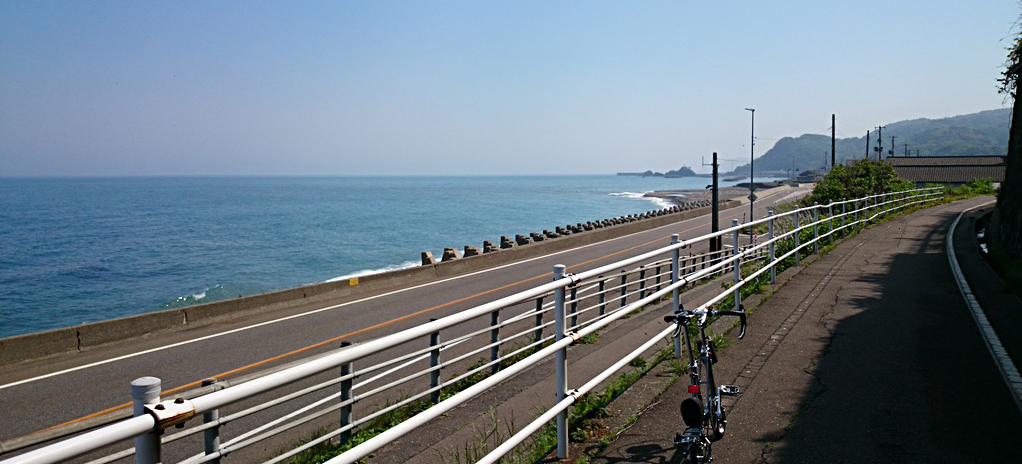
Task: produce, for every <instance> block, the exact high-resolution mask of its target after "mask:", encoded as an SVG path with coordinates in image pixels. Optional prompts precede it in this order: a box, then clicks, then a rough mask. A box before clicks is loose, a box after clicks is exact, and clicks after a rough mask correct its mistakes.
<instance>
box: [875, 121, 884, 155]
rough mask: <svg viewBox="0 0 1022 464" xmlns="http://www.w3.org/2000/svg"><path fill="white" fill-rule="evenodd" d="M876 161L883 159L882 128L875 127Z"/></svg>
mask: <svg viewBox="0 0 1022 464" xmlns="http://www.w3.org/2000/svg"><path fill="white" fill-rule="evenodd" d="M876 152H877V161H880V160H882V159H884V126H877V147H876Z"/></svg>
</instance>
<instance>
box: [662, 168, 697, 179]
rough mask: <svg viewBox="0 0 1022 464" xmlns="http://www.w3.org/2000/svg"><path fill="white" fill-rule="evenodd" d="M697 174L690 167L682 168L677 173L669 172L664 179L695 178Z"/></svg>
mask: <svg viewBox="0 0 1022 464" xmlns="http://www.w3.org/2000/svg"><path fill="white" fill-rule="evenodd" d="M695 176H696V173H695V171H693V170H692V168H690V167H688V166H682V167H680V168H678V169H677V170H676V171H667V173H666V174H664V177H695Z"/></svg>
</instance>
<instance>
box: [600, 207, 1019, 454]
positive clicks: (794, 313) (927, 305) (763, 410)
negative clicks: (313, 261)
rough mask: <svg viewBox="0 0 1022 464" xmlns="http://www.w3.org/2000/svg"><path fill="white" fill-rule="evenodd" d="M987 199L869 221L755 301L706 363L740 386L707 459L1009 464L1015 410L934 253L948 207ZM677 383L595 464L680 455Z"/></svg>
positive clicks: (943, 259)
mask: <svg viewBox="0 0 1022 464" xmlns="http://www.w3.org/2000/svg"><path fill="white" fill-rule="evenodd" d="M985 201H989V198H980V199H972V200H967V201H962V202H957V203H954V204H950V205H944V206H940V207H936V208H930V209H926V210H922V211H918V212H916V213H913V214H911V215H907V216H902V217H899V218H896V219H894V220H891V221H888V222H885V223H882V224H880V225H878V226H875V227H873V228H871V229H868V230H866V231H864V232H863V233H861V234H860V235H858V236H855V237H853V238H851V239H850V240H847V241H845V242H844V243H842V244H841V245H839V246H838V247H837V248H836V249H834V250H833V251H831V252H830V253H829V254H827V255H824V256H822V257H820V259H818V260H817V261H815V262H814V263H813V264H811V265H809V266H807V267H805V268H804V269H802V270H801V271H800V274H799V276H798V277H797V278H796V279H794V280H793V281H792V282H790V283H789V284H788V285H786V286H784V287H783V288H781V289H780V290H779V291H778V292H777V293H776V294H775V295H773V296H772V297H771V298H770V299H769V300H767V301H766V302H765V303H764V304H763V305H762V306H761V307H759V308H758V309H757V310H756V312H755V314H753V316H752V317H750V326H749V331H748V335H747V336H746V338H745V339H744V340H741V341H736V342H734V343H732V344H731V346H729V347H728V348H727V350H726V351H725V352H724V353H723V355H722V359H721V362H720V363H719V364H717V366H716V367H717V369H716V370H717V372H716V373H717V375H718V377H719V378H720V379H722V380H725V381H727V382H733V383H737V384H739V385H741V386H742V387H743V390H744V392H743V394H742V395H741V396H740V397H739V398H738V399H737V402H736V403H735V405H734V406H733V409H732V410H731V413H730V414H729V419H730V421H729V425H728V432H727V433H728V436H727V437H725V439H724V440H723V441H720V442H718V443H717V444H716V445H715V446H714V456H715V458H716V459H715V462H717V463H803V462H806V463H818V462H899V463H900V462H927V463H929V462H1018V460H1019V459H1020V456H1022V440H1020V439H1019V436H1018V435H1019V432H1022V415H1020V413H1019V410H1018V408H1017V407H1016V405H1015V403H1014V401H1013V399H1012V398H1011V396H1010V394H1009V392H1008V389H1007V387H1006V386H1005V384H1004V381H1003V380H1002V379H1001V377H1000V374H999V372H998V370H997V368H996V367H995V365H994V363H993V361H992V359H991V357H990V355H989V353H988V352H987V349H986V347H985V346H984V344H983V341H982V340H981V338H980V335H979V332H978V330H977V329H976V327H975V324H974V323H973V321H972V319H971V316H970V315H969V313H968V309H967V308H966V306H965V303H964V301H963V299H962V297H961V295H960V294H959V291H958V288H957V287H956V285H955V283H954V280H953V278H952V273H951V270H950V266H949V264H948V261H947V255H946V252H945V251H944V250H945V240H946V234H947V230H948V227H949V226H950V224H951V222H952V221H953V220H954V218H955V217H956V216H957V215H958V213H959V212H960V211H963V210H965V209H967V208H969V207H972V206H975V205H978V204H981V203H983V202H985ZM967 252H973V251H972V250H964V251H963V252H962V253H967ZM962 253H960V254H962ZM980 264H982V263H980ZM963 267H966V264H965V263H963ZM970 271H971V270H970V269H966V271H965V272H966V273H967V274H969V273H970ZM1016 301H1017V299H1016ZM683 384H684V382H676V383H675V384H674V385H672V387H670V388H669V389H668V390H667V391H666V392H665V393H664V394H663V395H662V397H661V401H660V402H659V403H657V404H655V405H654V406H653V407H652V408H651V409H649V410H648V411H646V412H644V413H643V414H642V415H641V416H640V418H639V420H638V421H637V422H636V423H635V424H634V425H633V426H632V427H631V428H629V429H627V430H626V431H625V432H624V433H622V434H621V436H620V437H619V438H618V439H617V440H616V441H614V442H613V443H612V444H611V445H610V446H608V447H607V448H605V449H604V450H603V453H602V454H601V455H600V456H598V457H597V458H595V459H593V462H600V463H619V462H646V463H673V462H681V458H682V457H681V455H680V453H676V452H675V450H674V448H673V447H672V446H671V440H672V438H673V436H674V434H675V432H676V431H678V429H679V426H680V417H679V415H678V412H677V404H678V399H680V398H682V397H683V395H684V394H685V393H684V389H685V385H683Z"/></svg>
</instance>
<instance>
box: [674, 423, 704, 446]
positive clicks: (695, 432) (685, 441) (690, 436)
mask: <svg viewBox="0 0 1022 464" xmlns="http://www.w3.org/2000/svg"><path fill="white" fill-rule="evenodd" d="M700 433H701V429H700V428H699V427H690V428H688V429H686V430H685V433H684V434H681V433H677V434H675V435H674V444H675V446H683V445H690V444H692V443H695V442H696V441H697V440H699V436H700Z"/></svg>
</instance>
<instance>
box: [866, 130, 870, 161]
mask: <svg viewBox="0 0 1022 464" xmlns="http://www.w3.org/2000/svg"><path fill="white" fill-rule="evenodd" d="M866 159H869V131H866Z"/></svg>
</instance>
